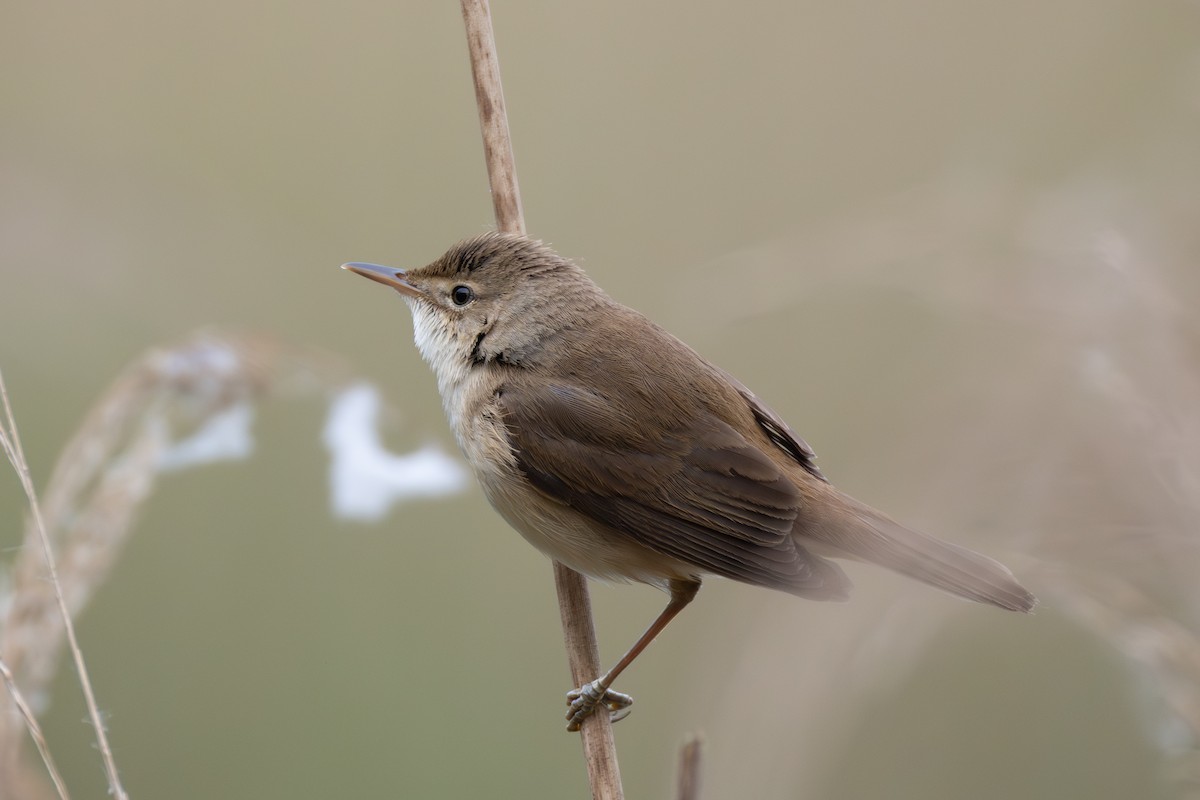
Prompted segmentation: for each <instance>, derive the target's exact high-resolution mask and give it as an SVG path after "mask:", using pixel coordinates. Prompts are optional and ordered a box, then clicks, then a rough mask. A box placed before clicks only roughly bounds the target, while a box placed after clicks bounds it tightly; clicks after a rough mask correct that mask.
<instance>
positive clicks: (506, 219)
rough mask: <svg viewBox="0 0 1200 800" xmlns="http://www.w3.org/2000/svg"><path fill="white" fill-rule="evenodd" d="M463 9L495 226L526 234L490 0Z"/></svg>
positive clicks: (468, 2)
mask: <svg viewBox="0 0 1200 800" xmlns="http://www.w3.org/2000/svg"><path fill="white" fill-rule="evenodd" d="M462 10H463V23H464V24H465V25H466V28H467V48H468V49H469V50H470V52H471V76H472V77H473V78H474V79H475V104H476V105H477V106H478V107H479V128H480V130H481V131H482V133H483V157H484V160H485V161H486V162H487V171H488V183H489V184H490V185H491V187H492V206H493V207H494V208H495V211H496V225H497V227H499V228H500V230H502V231H505V232H507V233H525V215H524V213H523V212H522V211H521V191H520V189H519V188H518V186H517V165H516V161H515V160H514V159H513V149H512V138H511V137H510V136H509V132H508V111H507V109H506V108H505V106H504V89H503V88H502V87H501V85H500V61H499V60H498V59H497V57H496V37H495V36H494V35H493V33H492V14H491V10H490V9H489V8H488V3H487V0H462Z"/></svg>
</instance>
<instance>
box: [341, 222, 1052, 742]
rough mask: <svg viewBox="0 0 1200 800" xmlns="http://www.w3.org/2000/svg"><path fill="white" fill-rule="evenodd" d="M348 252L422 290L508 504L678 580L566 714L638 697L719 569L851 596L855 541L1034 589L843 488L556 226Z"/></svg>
mask: <svg viewBox="0 0 1200 800" xmlns="http://www.w3.org/2000/svg"><path fill="white" fill-rule="evenodd" d="M342 266H343V269H347V270H350V271H352V272H354V273H356V274H358V275H361V276H363V277H366V278H369V279H371V280H373V281H377V282H379V283H381V284H384V285H385V286H389V287H391V288H392V289H394V290H395V291H396V292H398V293H399V294H400V296H401V297H402V298H403V300H404V301H405V303H406V304H407V305H408V308H409V310H410V311H411V314H412V322H413V339H414V342H415V344H416V347H417V349H418V351H419V352H420V354H421V356H422V358H423V359H424V360H425V361H426V362H427V363H428V364H429V366H430V367H431V368H432V371H433V373H434V376H435V378H436V381H437V386H438V390H439V393H440V395H441V398H442V403H443V406H444V409H445V412H446V416H447V418H448V421H449V423H450V428H451V430H452V431H453V433H454V436H455V438H456V440H457V443H458V445H459V448H460V449H461V450H462V453H463V454H464V456H465V458H466V460H467V462H468V464H469V465H470V467H471V470H472V472H473V473H474V476H475V478H476V479H477V480H478V483H479V485H480V486H481V487H482V489H483V492H484V494H485V495H486V497H487V499H488V501H489V502H490V503H491V505H492V506H493V507H494V508H495V509H496V510H497V511H498V512H499V513H500V515H501V516H502V517H503V518H504V519H505V520H506V521H507V522H508V523H509V524H510V525H511V526H512V527H513V528H515V529H516V530H517V531H518V532H519V533H520V534H521V535H522V536H523V537H524V538H525V539H526V540H528V541H529V543H531V544H532V545H533V546H534V547H536V548H537V549H538V550H540V551H542V552H543V553H545V554H546V555H547V556H549V557H550V558H552V559H554V560H556V561H559V562H561V563H562V564H564V565H566V566H568V567H570V568H571V569H573V570H576V571H578V572H581V573H583V574H584V575H587V576H589V577H591V578H595V579H599V580H605V581H621V582H637V583H644V584H649V585H651V586H655V587H658V588H660V589H663V590H664V591H666V592H667V593H668V596H669V600H668V603H667V606H666V607H665V608H664V610H663V611H662V613H661V614H659V616H658V617H657V618H656V619H655V620H654V622H653V623H651V625H650V626H649V627H648V628H647V629H646V631H645V633H643V634H642V635H641V637H639V638H638V640H637V641H636V642H635V643H634V645H633V646H632V647H631V648H630V649H629V650H628V651H627V652H626V654H625V655H624V656H623V657H622V658H621V659H620V660H619V661H618V662H617V663H616V664H615V665H614V666H613V668H612V669H610V670H609V671H608V672H606V673H605V674H604V675H602V676H600V677H599V678H597V679H596V680H594V681H591V682H589V683H586V684H584V685H583V686H580V687H578V688H577V689H575V690H573V691H572V692H570V693H568V698H567V699H568V712H567V719H568V729H569V730H578V729H579V726H580V725H581V724H582V722H583V720H584V719H585V718H586V717H587V716H588V715H589V714H591V713H593V712H594V711H595V710H596V709H597V708H600V707H603V708H606V709H607V710H608V712H609V713H610V715H611V716H612V718H613V719H614V720H616V719H620V718H622V717H623V716H624V715H625V714H627V713H628V711H629V705H630V704H631V703H632V698H630V697H629V696H628V695H625V694H623V693H621V692H617V691H616V690H614V689H613V688H612V685H613V683H614V681H615V680H616V678H617V676H619V675H620V674H621V673H622V672H623V671H624V670H625V669H626V668H627V667H628V666H629V664H630V663H632V662H633V660H634V659H635V658H637V657H638V655H639V654H641V652H642V651H643V650H644V649H645V648H646V646H647V645H649V644H650V642H651V641H653V640H654V639H655V637H657V636H658V634H659V633H660V632H661V631H662V630H663V629H664V628H666V627H667V625H668V624H669V623H670V622H671V620H672V619H674V618H675V616H676V615H678V614H679V612H680V611H682V610H683V609H684V607H686V606H687V605H688V604H689V603H690V602H691V601H692V600H693V598H694V597H695V596H696V594H697V592H698V591H699V589H700V586H701V582H702V581H703V580H704V579H705V578H706V577H708V576H720V577H724V578H728V579H732V580H735V581H740V582H742V583H747V584H751V585H754V586H761V587H765V588H769V589H775V590H778V591H782V592H786V593H788V594H791V595H794V596H797V597H801V598H805V599H809V600H823V601H841V600H846V599H847V598H848V597H849V594H850V590H851V582H850V579H849V578H848V577H847V575H846V573H845V572H844V571H843V570H842V568H841V566H840V565H839V564H838V563H837V561H836V560H835V559H845V560H850V561H860V562H868V563H871V564H876V565H878V566H882V567H885V568H887V569H890V570H893V571H895V572H898V573H900V574H903V575H906V576H908V577H910V578H915V579H916V580H918V581H921V582H923V583H926V584H929V585H931V586H934V587H936V588H938V589H941V590H943V591H946V592H949V593H950V594H953V595H957V596H959V597H963V598H966V599H968V600H973V601H977V602H980V603H985V604H990V605H992V606H997V607H999V608H1002V609H1006V610H1010V611H1017V612H1029V611H1032V610H1033V609H1034V607H1035V606H1036V604H1037V599H1036V598H1035V597H1034V595H1033V594H1031V593H1030V592H1029V591H1028V590H1027V589H1025V587H1024V586H1022V585H1021V584H1020V583H1019V582H1018V581H1017V580H1016V578H1015V577H1014V576H1013V574H1012V572H1011V571H1009V569H1008V568H1006V567H1005V566H1004V565H1002V564H1000V563H999V562H997V561H995V560H993V559H991V558H988V557H987V556H984V555H981V554H979V553H976V552H973V551H971V550H969V549H967V548H965V547H961V546H959V545H956V544H953V543H950V542H946V541H942V540H940V539H937V538H934V537H932V536H930V535H927V534H924V533H920V532H917V531H914V530H912V529H910V528H907V527H905V526H903V525H901V524H900V523H898V522H896V521H894V520H893V519H892V518H891V517H889V516H887V515H886V514H884V513H883V512H881V511H877V510H875V509H873V508H871V507H870V506H868V505H866V504H865V503H862V502H860V501H858V500H855V499H854V498H852V497H850V496H849V495H848V494H846V493H844V492H842V491H840V490H838V489H837V488H835V487H834V486H833V485H832V484H831V483H830V482H829V481H828V480H827V479H826V477H825V475H824V474H823V473H822V471H821V470H820V469H819V468H818V466H817V464H816V455H815V453H814V452H813V449H812V448H811V447H809V445H808V443H807V442H805V441H804V439H802V438H801V437H800V436H799V435H798V434H797V433H796V432H795V431H794V430H792V428H791V427H790V426H789V425H788V424H787V422H785V421H784V419H783V418H782V417H781V416H780V415H779V414H777V413H776V412H775V411H773V410H772V409H771V408H770V407H769V406H768V405H767V404H766V403H764V402H763V401H762V400H761V399H760V398H759V397H758V396H757V395H756V394H754V392H752V391H751V390H750V389H748V388H747V387H746V386H745V385H744V384H742V383H741V382H740V381H738V380H737V379H736V378H734V377H733V376H732V375H730V374H729V373H728V372H726V371H725V370H723V369H721V368H720V367H718V366H716V365H714V364H713V363H711V362H710V361H708V360H707V359H705V358H704V357H703V356H701V355H700V354H699V353H697V352H696V351H695V350H693V349H692V348H691V347H689V346H688V345H687V344H685V343H684V342H682V341H681V340H679V339H678V338H676V337H675V336H673V335H672V334H670V333H668V332H667V331H666V330H664V329H663V328H661V327H660V326H658V325H657V324H655V323H654V322H652V321H651V320H650V319H648V318H647V317H645V316H643V315H642V314H640V313H639V312H637V311H635V310H633V309H632V308H629V307H627V306H625V305H623V304H621V303H619V302H617V301H616V300H614V299H613V298H612V297H610V296H609V295H608V294H607V293H606V292H605V291H604V290H603V289H602V288H600V286H598V285H597V284H596V283H595V282H594V281H593V280H592V279H591V278H590V277H589V276H588V275H587V274H586V273H585V272H584V270H583V269H582V268H581V267H579V266H578V265H577V264H576V263H575V262H574V261H572V260H570V259H568V258H564V257H563V256H561V255H559V254H558V253H557V252H555V251H554V250H553V249H552V248H551V247H549V246H547V245H546V244H544V243H543V242H541V241H539V240H536V239H533V238H531V237H528V236H525V235H522V234H512V233H501V232H488V233H484V234H482V235H478V236H475V237H472V238H469V239H466V240H464V241H462V242H459V243H458V244H456V245H454V246H453V247H451V248H450V249H449V250H448V251H446V252H445V253H444V254H443V255H442V256H441V257H440V258H438V259H436V260H435V261H433V262H432V263H430V264H428V265H426V266H424V267H420V268H417V269H411V270H407V271H406V270H402V269H395V268H392V267H384V266H380V265H377V264H369V263H363V262H351V263H347V264H344V265H342ZM778 346H779V347H781V348H785V349H786V346H787V345H786V343H780V344H779V345H778Z"/></svg>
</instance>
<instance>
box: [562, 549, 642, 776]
mask: <svg viewBox="0 0 1200 800" xmlns="http://www.w3.org/2000/svg"><path fill="white" fill-rule="evenodd" d="M554 588H555V589H557V590H558V610H559V614H560V615H561V616H562V626H563V643H564V644H565V645H566V648H567V661H568V663H569V664H570V665H571V681H572V682H573V683H574V684H575V685H576V686H583V685H584V684H585V683H588V682H590V681H593V680H595V679H596V677H597V676H598V675H599V674H600V648H599V647H598V646H597V644H596V628H595V626H594V625H593V624H592V601H591V599H590V598H589V597H588V588H587V580H586V579H585V578H584V577H583V576H582V575H580V574H579V573H578V572H575V571H574V570H572V569H569V568H567V567H564V566H563V565H562V564H560V563H558V562H557V561H555V562H554ZM579 733H580V736H582V737H583V757H584V760H585V761H586V762H587V770H588V781H589V782H590V783H591V785H592V797H593V798H594V799H595V800H621V798H623V797H624V796H625V794H624V791H623V790H622V788H621V769H620V766H619V765H618V764H617V743H616V741H615V740H614V739H613V732H612V722H610V721H609V717H608V710H607V709H606V708H605V707H604V706H603V705H601V706H600V708H599V709H597V711H596V713H595V714H592V715H590V716H588V717H587V718H586V719H584V721H583V725H582V726H581V727H580V729H579Z"/></svg>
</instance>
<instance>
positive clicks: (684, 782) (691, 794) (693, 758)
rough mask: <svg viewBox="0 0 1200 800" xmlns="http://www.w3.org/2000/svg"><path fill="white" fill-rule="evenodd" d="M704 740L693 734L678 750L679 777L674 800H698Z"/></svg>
mask: <svg viewBox="0 0 1200 800" xmlns="http://www.w3.org/2000/svg"><path fill="white" fill-rule="evenodd" d="M703 752H704V740H703V739H702V738H701V737H700V735H699V734H693V735H692V736H689V737H688V740H687V741H686V742H684V743H683V747H681V748H680V750H679V778H678V781H679V783H678V791H677V793H676V795H675V797H676V800H700V757H701V755H702V754H703Z"/></svg>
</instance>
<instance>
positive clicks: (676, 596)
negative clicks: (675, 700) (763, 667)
mask: <svg viewBox="0 0 1200 800" xmlns="http://www.w3.org/2000/svg"><path fill="white" fill-rule="evenodd" d="M669 588H670V591H671V600H670V601H669V602H668V603H667V607H666V608H664V609H663V611H662V613H661V614H659V615H658V617H657V619H655V620H654V622H652V623H650V627H649V628H647V629H646V632H645V633H643V634H642V635H641V636H640V637H639V638H638V640H637V641H636V642H634V643H633V647H631V648H629V652H628V653H626V654H625V655H623V656H622V657H621V660H620V661H618V662H617V663H616V665H615V666H613V668H612V669H610V670H609V671H608V672H606V673H604V676H603V677H600V678H597V679H596V680H594V681H592V682H591V683H585V684H584V685H583V686H580V687H579V688H578V689H575V690H574V691H571V692H567V705H569V706H570V709H569V710H568V711H567V730H569V731H577V730H579V726H580V724H581V723H582V722H583V720H584V719H586V718H587V715H588V714H591V713H592V712H593V711H595V710H596V707H597V706H599V705H604V706H607V707H608V712H609V714H610V715H611V717H612V721H613V722H616V721H617V720H621V719H624V718H625V717H627V716H629V707H630V706H631V705H633V698H632V697H630V696H629V695H627V694H621V693H620V692H614V691H613V690H612V689H610V688H609V687H610V686H612V683H613V681H615V680H616V679H617V676H618V675H620V674H621V673H622V672H624V671H625V668H626V667H628V666H629V665H630V664H632V663H633V660H634V659H635V658H637V657H638V656H639V655H641V652H642V651H643V650H645V649H646V646H647V645H649V644H650V643H651V642H653V641H654V638H655V637H656V636H658V635H659V634H660V633H662V631H663V629H664V628H666V627H667V625H668V624H669V623H670V622H671V620H673V619H675V616H676V615H677V614H678V613H679V612H680V611H683V609H684V606H686V605H687V604H688V603H690V602H692V598H694V597H695V596H696V592H698V591H700V581H697V580H691V581H685V580H672V581H671V583H670V587H669Z"/></svg>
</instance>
